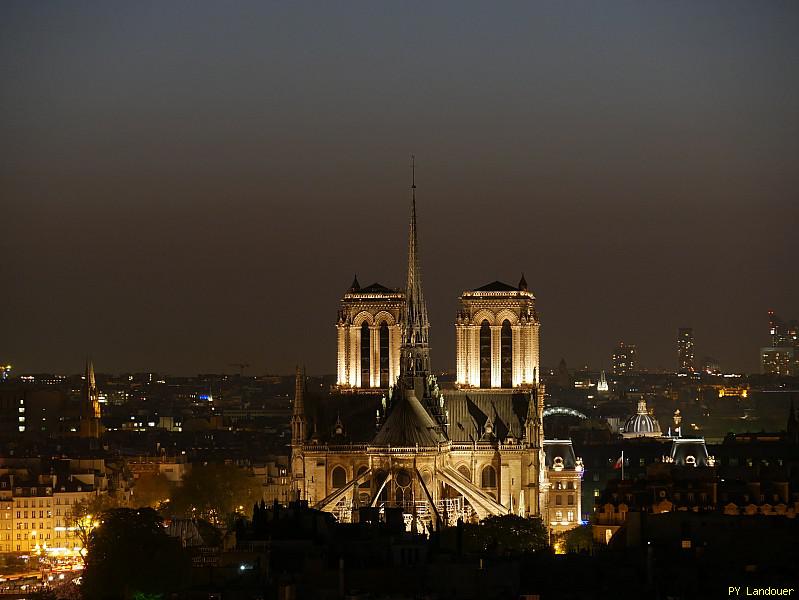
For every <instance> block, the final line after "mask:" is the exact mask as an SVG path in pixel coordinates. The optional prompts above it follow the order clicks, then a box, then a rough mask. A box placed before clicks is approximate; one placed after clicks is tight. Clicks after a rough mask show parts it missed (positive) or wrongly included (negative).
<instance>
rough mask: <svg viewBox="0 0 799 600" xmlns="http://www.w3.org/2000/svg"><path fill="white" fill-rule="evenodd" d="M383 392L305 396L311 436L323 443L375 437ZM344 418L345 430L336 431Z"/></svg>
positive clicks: (342, 442)
mask: <svg viewBox="0 0 799 600" xmlns="http://www.w3.org/2000/svg"><path fill="white" fill-rule="evenodd" d="M380 406H381V402H380V396H379V395H374V394H338V393H333V394H330V396H329V397H324V398H320V397H310V395H309V397H306V414H307V418H308V436H309V438H311V437H314V428H315V429H316V436H315V437H316V439H317V440H318V441H319V442H320V443H332V444H344V443H353V444H366V443H369V442H370V441H371V440H372V437H374V434H375V427H376V420H375V419H376V411H377V409H379V408H380ZM338 419H341V424H342V425H343V427H344V433H343V435H341V436H337V435H335V424H336V421H337V420H338Z"/></svg>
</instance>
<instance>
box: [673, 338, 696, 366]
mask: <svg viewBox="0 0 799 600" xmlns="http://www.w3.org/2000/svg"><path fill="white" fill-rule="evenodd" d="M677 370H678V371H679V372H680V373H693V372H694V371H695V368H694V330H693V328H691V327H681V328H680V329H679V330H678V331H677Z"/></svg>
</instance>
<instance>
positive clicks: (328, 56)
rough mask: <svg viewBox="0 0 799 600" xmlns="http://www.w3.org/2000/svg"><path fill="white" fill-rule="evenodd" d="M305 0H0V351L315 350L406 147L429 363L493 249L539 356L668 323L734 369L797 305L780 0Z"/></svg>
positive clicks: (450, 337)
mask: <svg viewBox="0 0 799 600" xmlns="http://www.w3.org/2000/svg"><path fill="white" fill-rule="evenodd" d="M310 6H311V5H296V6H292V7H277V6H266V5H263V6H261V5H255V6H250V5H247V6H246V8H245V7H242V8H241V9H240V10H238V11H235V10H232V11H226V10H223V9H222V8H221V7H219V6H216V5H214V4H213V3H202V2H201V3H198V4H197V5H196V6H194V9H193V10H192V11H189V12H186V11H183V10H180V9H179V8H178V7H175V6H164V5H159V4H147V3H137V4H136V5H122V4H120V5H112V4H100V3H98V4H91V3H89V4H85V5H81V6H79V7H74V8H73V7H68V5H66V4H58V3H55V4H48V5H40V6H32V5H29V4H27V3H7V4H5V5H4V6H3V7H2V9H0V10H1V11H2V14H3V17H4V18H3V19H1V20H0V66H2V70H1V71H2V72H3V73H4V75H3V76H2V80H1V83H2V85H0V88H2V92H0V94H1V96H0V98H1V99H2V101H3V106H4V111H3V115H2V117H0V135H2V137H3V139H4V140H6V142H7V143H6V144H4V147H3V149H1V150H0V156H2V158H3V160H2V161H0V165H2V166H0V169H1V171H0V176H1V177H2V179H3V182H4V185H3V189H4V191H3V195H4V200H5V202H4V213H3V214H4V223H5V224H6V227H5V228H4V235H3V236H2V239H0V251H2V255H3V257H4V258H3V261H2V262H1V263H0V275H2V277H3V279H4V281H7V282H13V284H12V285H9V286H7V288H6V293H5V294H4V298H3V302H2V310H0V326H2V329H3V332H4V344H3V348H2V349H1V350H2V360H3V361H6V362H9V363H11V364H13V365H15V367H16V369H15V371H16V372H17V373H19V372H48V371H54V372H78V371H80V370H81V369H82V364H83V360H84V358H85V356H86V355H87V354H89V355H91V356H93V357H94V359H95V361H96V364H97V368H98V369H99V370H100V371H103V372H121V371H140V370H154V371H161V372H167V373H172V374H192V373H197V372H220V371H225V370H228V371H232V372H235V370H234V369H233V367H230V366H229V365H230V364H232V363H250V364H251V365H253V366H252V367H251V368H250V369H249V372H252V373H254V372H277V373H290V372H292V370H293V366H294V365H295V364H297V363H302V364H306V365H307V367H308V370H309V372H314V373H334V372H335V364H334V362H333V357H334V356H335V344H336V332H335V318H336V308H337V304H338V300H339V298H340V297H341V295H342V293H343V292H344V291H345V290H346V289H347V287H348V286H349V283H350V282H351V281H352V277H353V274H355V273H357V274H358V276H359V279H360V281H361V283H362V284H364V285H368V284H371V283H372V282H375V281H377V282H380V283H382V284H383V285H386V286H389V287H398V286H401V285H402V281H403V261H404V258H403V254H404V251H405V244H404V239H403V228H404V224H405V221H406V216H405V207H406V203H407V200H408V198H409V192H408V179H409V177H408V175H409V174H408V164H409V162H410V161H409V155H410V154H411V153H415V154H416V156H417V185H418V190H417V191H418V201H419V212H420V219H421V222H420V231H419V238H420V242H419V243H420V252H421V253H422V255H423V256H424V260H425V274H424V276H425V290H426V296H427V302H428V308H429V312H430V322H431V328H430V340H431V355H432V366H433V369H434V370H454V368H455V329H454V321H455V317H456V312H457V308H458V297H459V296H460V294H461V293H462V292H463V291H464V290H467V289H474V288H476V287H478V286H482V285H485V284H487V283H489V282H491V281H494V280H500V281H505V282H507V283H509V284H515V282H516V281H518V280H519V277H520V275H521V273H522V272H523V273H524V274H525V276H526V279H527V281H528V282H529V286H530V290H531V291H532V292H533V293H534V294H535V296H536V304H537V306H538V308H539V310H540V313H541V317H542V323H543V324H544V325H543V327H542V330H541V357H542V364H543V365H546V366H551V367H554V366H555V365H557V363H558V362H559V360H560V358H561V357H562V358H565V360H566V361H567V363H568V365H569V366H570V367H573V368H577V367H580V366H582V365H583V364H584V363H588V364H589V365H590V366H592V367H593V368H595V369H600V368H604V369H605V370H606V371H609V370H610V369H609V367H610V362H611V361H610V357H611V353H612V351H613V348H614V347H615V345H616V344H617V343H618V341H619V340H625V341H627V342H629V343H631V344H636V345H637V346H638V348H639V349H640V360H641V364H642V366H643V367H645V368H650V369H659V368H662V369H668V370H671V369H673V365H674V331H676V329H677V328H678V327H684V326H690V327H692V328H693V329H694V332H695V335H696V359H697V361H701V360H702V358H703V357H704V356H713V357H715V358H716V359H717V360H718V361H719V363H720V365H721V367H722V369H724V370H725V371H743V372H750V373H755V372H757V371H758V370H759V367H760V366H759V349H760V348H761V347H763V346H765V345H767V343H768V332H767V314H766V313H767V311H768V310H770V309H773V310H775V311H776V312H777V313H779V314H784V315H794V314H795V313H796V311H795V309H794V307H795V306H797V304H798V303H799V302H798V301H799V283H798V282H797V280H796V278H792V277H790V272H791V270H790V265H791V264H792V263H793V262H794V260H793V254H794V250H793V244H792V235H793V231H792V229H793V224H794V223H795V222H796V220H797V219H796V217H797V208H796V202H795V190H796V189H797V183H799V180H798V179H797V177H798V176H797V174H796V173H797V170H796V169H795V165H796V162H797V158H799V141H797V140H799V136H797V135H796V134H797V130H798V129H799V121H797V112H796V110H795V106H796V105H797V97H799V93H798V90H799V75H798V74H797V73H796V70H795V69H794V68H793V65H794V64H795V62H796V59H797V57H799V41H798V40H797V38H796V36H795V35H794V33H795V31H796V26H797V24H799V9H797V7H796V5H795V4H793V3H777V2H775V3H769V4H768V5H766V6H760V7H757V8H755V7H753V6H752V5H750V4H747V3H744V2H741V3H738V2H731V3H723V4H708V5H706V6H703V7H696V6H690V7H689V6H681V5H676V4H670V5H657V6H635V5H633V6H627V5H624V6H622V4H612V3H611V4H608V5H606V6H602V7H595V6H586V7H584V8H583V10H581V11H577V12H575V11H572V10H571V9H569V8H568V7H563V6H557V7H547V6H543V5H535V6H533V5H526V4H519V5H510V6H509V7H508V8H507V10H506V11H502V12H500V11H491V10H487V9H485V8H484V7H482V6H481V5H478V4H468V3H467V4H462V5H459V6H458V10H457V11H455V10H454V8H453V6H452V5H446V4H442V5H438V6H435V7H424V8H422V6H421V5H420V7H419V8H418V10H411V9H403V10H400V9H399V8H397V7H394V8H390V5H384V6H383V7H382V8H379V9H378V8H374V9H371V10H358V9H356V8H354V7H332V6H316V5H313V7H312V8H313V10H307V9H308V8H309V7H310ZM210 24H213V26H211V25H210ZM289 31H290V32H291V35H289V34H288V33H287V32H289ZM43 99H46V101H44V100H43Z"/></svg>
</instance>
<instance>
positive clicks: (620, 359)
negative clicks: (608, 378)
mask: <svg viewBox="0 0 799 600" xmlns="http://www.w3.org/2000/svg"><path fill="white" fill-rule="evenodd" d="M637 371H638V346H635V345H634V344H625V343H624V342H619V345H618V346H616V349H615V350H614V351H613V374H614V375H629V374H631V373H635V372H637Z"/></svg>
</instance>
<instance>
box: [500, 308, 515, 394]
mask: <svg viewBox="0 0 799 600" xmlns="http://www.w3.org/2000/svg"><path fill="white" fill-rule="evenodd" d="M499 356H500V362H499V364H500V373H501V378H502V387H504V388H509V387H512V386H513V331H512V330H511V328H510V321H508V320H507V319H505V320H504V321H502V333H501V334H500V352H499Z"/></svg>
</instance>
